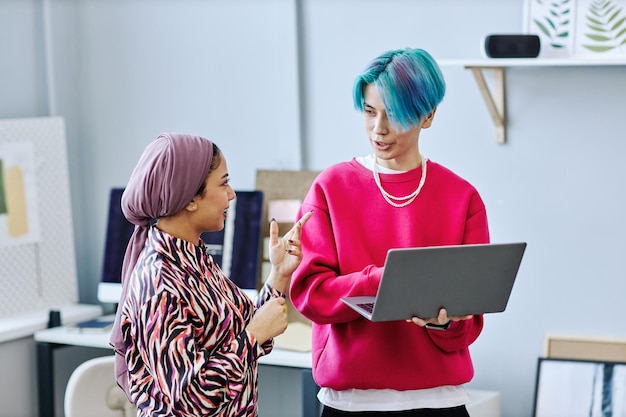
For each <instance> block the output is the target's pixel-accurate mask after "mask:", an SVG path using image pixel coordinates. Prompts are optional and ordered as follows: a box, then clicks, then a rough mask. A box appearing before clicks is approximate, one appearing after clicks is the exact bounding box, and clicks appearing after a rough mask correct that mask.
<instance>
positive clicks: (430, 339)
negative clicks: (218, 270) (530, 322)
mask: <svg viewBox="0 0 626 417" xmlns="http://www.w3.org/2000/svg"><path fill="white" fill-rule="evenodd" d="M427 168H428V171H427V176H426V182H425V184H424V186H423V188H422V190H421V192H420V194H419V195H418V197H417V198H416V199H415V201H413V202H412V203H411V204H409V205H408V206H406V207H403V208H396V207H392V206H391V205H389V203H387V202H386V201H385V200H384V199H383V196H382V195H381V192H380V190H379V189H378V187H377V186H376V183H375V182H374V177H373V174H372V171H371V170H369V169H367V168H366V167H364V166H362V165H361V164H360V163H358V162H357V161H356V160H355V159H353V160H351V161H349V162H343V163H339V164H336V165H334V166H332V167H330V168H328V169H327V170H325V171H323V172H322V173H320V175H319V176H318V177H317V178H316V180H315V181H314V183H313V185H312V186H311V189H310V190H309V192H308V194H307V196H306V198H305V200H304V202H303V204H302V207H301V209H300V215H301V214H302V213H305V212H307V211H309V210H313V211H314V212H313V216H312V217H311V218H310V219H309V221H308V222H307V225H306V231H305V232H304V233H303V237H302V246H303V252H304V258H303V260H302V263H301V264H300V266H299V267H298V269H297V270H296V271H295V273H294V274H293V277H292V282H291V288H290V297H291V300H292V302H293V304H294V306H295V307H296V308H297V309H298V311H300V312H301V313H302V314H303V315H304V316H305V317H307V318H309V319H310V320H311V321H313V351H312V355H313V376H314V379H315V381H316V383H317V384H318V385H320V386H322V387H328V388H333V389H335V390H345V389H349V388H358V389H384V388H391V389H395V390H409V389H424V388H432V387H437V386H443V385H459V384H463V383H466V382H469V381H470V380H471V379H472V377H473V375H474V370H473V366H472V362H471V358H470V354H469V349H468V346H469V345H470V344H471V343H473V342H474V341H475V340H476V338H477V337H478V335H479V334H480V332H481V330H482V327H483V318H482V316H474V318H473V319H471V320H466V321H462V322H453V323H452V325H451V326H450V328H449V329H448V330H447V331H439V330H427V329H425V328H422V327H419V326H417V325H415V324H413V323H407V322H405V321H395V322H384V323H373V322H370V321H368V320H367V319H364V318H362V317H361V316H360V315H359V314H358V313H356V312H354V311H353V310H352V309H350V308H349V307H347V306H345V305H344V304H343V303H342V302H341V301H340V300H339V298H340V297H346V296H360V295H375V294H376V292H377V289H378V284H379V282H380V277H381V274H382V266H383V264H384V261H385V256H386V254H387V250H388V249H390V248H402V247H419V246H440V245H454V244H470V243H488V242H489V229H488V225H487V216H486V212H485V206H484V204H483V201H482V199H481V198H480V196H479V194H478V192H477V191H476V189H475V188H474V187H473V186H472V185H471V184H469V183H468V182H467V181H466V180H464V179H462V178H460V177H459V176H458V175H456V174H454V173H453V172H451V171H450V170H448V169H447V168H445V167H443V166H441V165H439V164H437V163H434V162H431V161H428V164H427ZM380 177H381V180H382V183H383V186H384V187H385V190H386V191H387V192H389V193H390V194H392V195H396V196H404V195H407V194H410V193H411V192H413V191H414V190H415V188H416V187H417V184H418V183H419V179H420V177H421V168H418V169H415V170H412V171H409V172H406V173H401V174H380ZM415 273H416V274H417V273H419V271H415Z"/></svg>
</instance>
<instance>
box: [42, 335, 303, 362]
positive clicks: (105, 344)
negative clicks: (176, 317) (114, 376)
mask: <svg viewBox="0 0 626 417" xmlns="http://www.w3.org/2000/svg"><path fill="white" fill-rule="evenodd" d="M34 338H35V341H37V342H48V343H58V344H61V345H71V346H84V347H93V348H104V349H112V347H111V345H109V332H102V333H77V332H73V331H70V330H68V328H67V327H63V326H61V327H53V328H51V329H45V330H40V331H38V332H36V333H35V335H34ZM259 364H261V365H274V366H287V367H292V368H311V352H295V351H290V350H284V349H278V348H274V350H272V352H271V353H270V354H269V355H266V356H262V357H261V358H260V359H259Z"/></svg>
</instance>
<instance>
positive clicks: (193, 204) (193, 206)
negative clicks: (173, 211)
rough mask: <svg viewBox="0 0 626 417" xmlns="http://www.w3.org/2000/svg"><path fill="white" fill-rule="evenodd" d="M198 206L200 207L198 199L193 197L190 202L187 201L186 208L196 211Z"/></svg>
mask: <svg viewBox="0 0 626 417" xmlns="http://www.w3.org/2000/svg"><path fill="white" fill-rule="evenodd" d="M197 208H198V204H197V203H196V200H195V199H193V200H191V201H190V202H189V203H187V206H186V207H185V210H187V211H196V210H197Z"/></svg>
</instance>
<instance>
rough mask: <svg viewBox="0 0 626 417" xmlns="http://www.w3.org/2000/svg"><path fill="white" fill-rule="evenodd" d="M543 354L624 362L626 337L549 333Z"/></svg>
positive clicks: (556, 356) (549, 356)
mask: <svg viewBox="0 0 626 417" xmlns="http://www.w3.org/2000/svg"><path fill="white" fill-rule="evenodd" d="M544 356H545V357H546V358H561V359H584V360H594V361H607V362H626V339H618V338H602V337H593V336H574V335H554V334H549V335H546V337H545V346H544Z"/></svg>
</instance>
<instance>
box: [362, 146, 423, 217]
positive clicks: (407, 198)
mask: <svg viewBox="0 0 626 417" xmlns="http://www.w3.org/2000/svg"><path fill="white" fill-rule="evenodd" d="M420 157H421V159H422V178H420V183H419V185H418V186H417V189H416V190H415V191H413V192H412V193H411V194H409V195H405V196H404V197H396V196H394V195H391V194H389V193H388V192H387V191H385V189H384V188H383V185H382V184H381V182H380V176H379V175H378V159H377V158H376V154H374V169H373V171H374V181H375V182H376V185H377V186H378V189H379V190H380V192H381V194H382V195H383V198H384V199H385V200H386V201H387V202H388V203H389V204H391V205H392V206H394V207H398V208H401V207H405V206H408V205H409V204H411V203H412V202H413V200H415V198H416V197H417V196H418V194H419V193H420V191H422V187H423V186H424V183H425V182H426V161H427V159H426V158H424V157H423V156H421V155H420ZM393 200H396V201H402V202H401V203H396V202H395V201H393Z"/></svg>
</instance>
